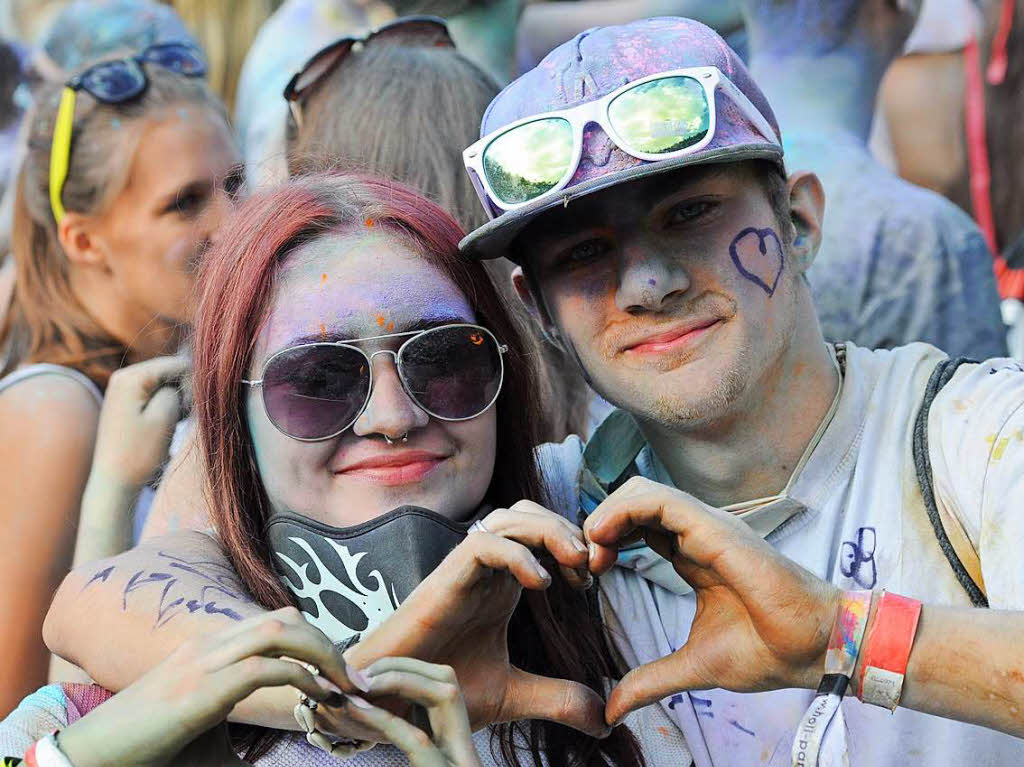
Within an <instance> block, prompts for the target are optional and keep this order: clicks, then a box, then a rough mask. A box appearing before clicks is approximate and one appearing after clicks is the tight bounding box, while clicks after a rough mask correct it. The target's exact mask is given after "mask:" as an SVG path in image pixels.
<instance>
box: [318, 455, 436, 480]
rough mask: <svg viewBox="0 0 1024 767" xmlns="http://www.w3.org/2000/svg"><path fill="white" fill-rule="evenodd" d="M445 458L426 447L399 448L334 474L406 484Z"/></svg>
mask: <svg viewBox="0 0 1024 767" xmlns="http://www.w3.org/2000/svg"><path fill="white" fill-rule="evenodd" d="M446 460H448V456H444V455H438V454H436V453H430V452H427V451H425V450H402V451H400V452H395V453H386V454H383V455H375V456H370V457H369V458H364V459H363V460H361V461H357V462H355V463H352V464H349V465H347V466H343V467H342V468H340V469H338V470H337V471H336V472H335V473H336V474H344V475H345V476H347V477H355V478H358V479H363V480H366V481H368V482H373V483H375V484H378V485H409V484H413V483H415V482H419V481H420V480H422V479H423V478H424V477H426V476H427V475H428V474H429V473H430V472H431V471H433V470H434V469H436V468H437V467H438V466H439V465H440V464H441V463H443V462H444V461H446Z"/></svg>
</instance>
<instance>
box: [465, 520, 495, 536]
mask: <svg viewBox="0 0 1024 767" xmlns="http://www.w3.org/2000/svg"><path fill="white" fill-rule="evenodd" d="M469 532H471V533H490V532H491V531H490V530H488V529H487V526H486V525H485V524H484V521H483V520H482V519H478V520H476V521H475V522H474V523H473V524H471V525H470V526H469Z"/></svg>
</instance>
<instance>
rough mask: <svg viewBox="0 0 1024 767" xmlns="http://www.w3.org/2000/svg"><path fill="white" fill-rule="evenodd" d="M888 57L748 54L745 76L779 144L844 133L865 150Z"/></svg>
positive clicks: (864, 50) (844, 50)
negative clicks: (765, 106)
mask: <svg viewBox="0 0 1024 767" xmlns="http://www.w3.org/2000/svg"><path fill="white" fill-rule="evenodd" d="M889 60H890V57H889V56H886V55H884V54H882V53H879V52H877V51H875V50H872V49H870V48H868V47H867V46H856V45H853V44H851V45H848V46H844V47H841V48H838V49H836V50H834V51H831V52H829V53H827V54H821V55H802V54H799V53H787V52H778V51H773V52H770V53H769V52H764V53H759V52H757V51H756V50H755V48H754V45H753V42H752V43H751V52H750V65H749V66H750V72H751V74H752V75H753V77H754V80H755V81H756V82H757V83H758V84H759V85H760V86H761V89H762V90H763V91H764V93H765V95H766V96H767V97H768V102H769V103H770V104H771V105H772V109H773V110H774V112H775V116H776V118H777V119H778V121H779V127H780V128H781V129H782V135H783V137H784V138H785V136H786V135H787V133H790V134H796V133H804V132H813V133H815V134H817V135H821V134H828V133H848V134H850V135H852V136H854V137H855V138H857V139H859V140H860V141H863V142H864V143H865V144H866V143H867V141H868V137H869V135H870V133H871V120H872V118H873V116H874V111H875V100H876V97H877V95H878V87H879V84H880V83H881V81H882V76H883V75H884V74H885V70H886V68H887V67H888V65H889Z"/></svg>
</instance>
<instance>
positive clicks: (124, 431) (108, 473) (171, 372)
mask: <svg viewBox="0 0 1024 767" xmlns="http://www.w3.org/2000/svg"><path fill="white" fill-rule="evenodd" d="M191 365H192V363H191V361H190V360H188V359H187V358H185V357H154V358H153V359H150V360H146V361H145V362H139V363H137V364H135V365H129V366H128V367H123V368H121V369H120V370H117V371H115V372H114V374H113V375H112V376H111V377H110V383H109V384H108V385H107V390H106V392H105V394H104V397H103V410H102V411H101V413H100V423H99V428H98V431H97V433H96V452H95V454H94V457H93V472H99V473H100V474H101V475H102V476H103V477H104V478H106V479H107V480H110V481H113V482H116V483H118V484H120V485H121V486H124V487H132V488H135V489H136V490H137V489H138V488H141V487H142V486H143V485H144V484H145V483H146V482H147V481H148V480H149V479H151V478H152V477H153V476H154V475H155V474H156V472H157V470H158V469H159V468H160V467H161V466H162V465H163V464H164V462H166V460H167V451H168V449H169V447H170V444H171V437H172V436H173V435H174V426H175V424H176V423H177V422H178V421H179V420H181V418H182V416H183V408H182V403H181V395H180V393H179V391H180V386H181V379H182V377H183V376H184V375H185V374H186V373H187V372H188V371H189V368H190V367H191ZM90 481H91V478H90Z"/></svg>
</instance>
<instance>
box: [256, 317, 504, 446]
mask: <svg viewBox="0 0 1024 767" xmlns="http://www.w3.org/2000/svg"><path fill="white" fill-rule="evenodd" d="M403 337H405V338H407V340H406V341H404V342H403V343H402V345H401V346H399V347H398V350H397V351H391V350H387V349H384V350H380V351H375V352H373V353H372V354H367V353H366V352H364V351H363V350H362V349H360V348H358V347H357V346H354V345H353V344H357V343H363V342H366V341H382V340H387V339H392V338H403ZM506 351H508V347H507V346H505V345H503V344H500V343H498V339H496V338H495V337H494V335H493V334H492V333H491V331H489V330H488V329H487V328H483V327H480V326H479V325H470V324H453V325H441V326H440V327H436V328H430V329H428V330H413V331H410V332H408V333H390V334H388V335H382V336H370V337H367V338H353V339H351V340H348V341H333V342H318V343H311V344H301V345H299V346H292V347H289V348H287V349H282V350H281V351H279V352H277V353H276V354H274V355H272V356H271V357H270V358H269V359H268V360H267V361H266V362H265V363H264V365H263V373H262V375H261V376H260V378H259V379H257V380H247V379H243V380H242V383H243V384H246V385H248V386H259V387H260V388H262V390H263V407H264V409H265V410H266V412H267V417H268V418H269V419H270V422H271V423H272V424H274V426H275V427H276V428H277V429H278V431H280V432H282V433H284V434H286V435H287V436H289V437H291V438H292V439H297V440H300V441H302V442H317V441H320V440H324V439H330V438H331V437H336V436H337V435H339V434H341V433H342V432H343V431H345V430H346V429H348V428H349V427H350V426H352V424H354V423H355V422H356V419H357V418H359V416H360V414H361V413H362V412H363V410H364V409H365V408H366V405H367V403H368V402H369V401H370V395H371V393H372V391H373V358H374V357H376V356H377V355H378V354H390V355H391V356H392V358H393V359H394V362H395V367H396V368H397V370H398V378H399V380H400V381H401V383H402V388H403V389H405V392H406V394H408V395H409V397H410V398H411V399H412V400H413V402H415V403H416V405H417V406H418V407H419V408H420V409H422V410H423V411H424V412H426V413H427V414H428V415H431V416H433V417H434V418H438V419H440V420H442V421H468V420H469V419H470V418H476V417H477V416H478V415H480V414H482V413H484V412H486V411H487V410H488V409H489V408H490V407H491V405H493V404H494V402H495V400H497V399H498V393H499V392H500V391H501V384H502V381H503V380H504V377H505V365H504V361H503V358H502V355H504V354H505V352H506Z"/></svg>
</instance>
